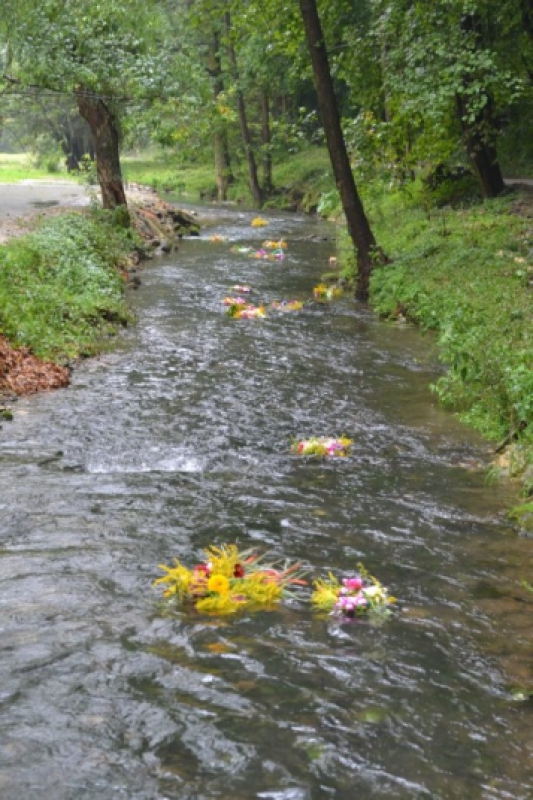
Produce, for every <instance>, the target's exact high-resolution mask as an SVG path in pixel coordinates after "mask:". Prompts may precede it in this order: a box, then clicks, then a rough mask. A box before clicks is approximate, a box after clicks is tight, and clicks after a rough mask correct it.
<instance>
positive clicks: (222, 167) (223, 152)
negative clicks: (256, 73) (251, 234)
mask: <svg viewBox="0 0 533 800" xmlns="http://www.w3.org/2000/svg"><path fill="white" fill-rule="evenodd" d="M208 60H209V63H208V72H209V75H210V76H211V80H212V84H213V99H214V101H215V103H216V102H217V101H218V98H219V97H220V95H221V94H222V93H223V91H224V82H223V79H222V64H221V60H220V41H219V35H218V33H217V31H213V33H212V37H211V41H210V43H209V54H208ZM213 150H214V155H215V175H216V182H217V196H218V201H219V202H222V201H224V200H227V199H228V187H229V185H230V183H232V182H233V174H232V172H231V163H230V158H229V148H228V134H227V130H226V126H225V124H224V123H223V120H221V121H220V123H219V124H218V125H217V127H216V128H215V132H214V134H213Z"/></svg>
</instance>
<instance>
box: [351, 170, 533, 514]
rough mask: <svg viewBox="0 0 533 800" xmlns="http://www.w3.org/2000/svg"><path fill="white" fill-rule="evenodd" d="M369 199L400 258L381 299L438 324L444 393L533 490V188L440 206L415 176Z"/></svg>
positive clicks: (393, 313) (378, 286)
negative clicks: (409, 183)
mask: <svg viewBox="0 0 533 800" xmlns="http://www.w3.org/2000/svg"><path fill="white" fill-rule="evenodd" d="M367 201H368V202H367V205H368V209H369V213H370V217H371V219H372V222H373V226H374V229H375V231H376V235H377V238H378V241H379V243H380V244H381V245H382V247H383V248H384V249H385V251H386V252H387V254H388V255H389V256H390V257H391V259H392V263H391V264H390V265H388V266H386V267H380V268H378V269H376V270H375V271H374V273H373V277H372V281H371V304H372V306H373V308H374V309H375V310H376V312H377V313H379V314H380V315H381V316H383V317H384V318H387V319H390V320H394V321H396V322H400V323H404V322H413V323H415V324H417V325H419V326H420V327H421V328H423V329H426V330H432V331H435V333H436V337H437V342H438V350H439V354H440V358H441V360H442V362H443V364H444V365H445V366H446V370H445V372H444V374H443V376H442V377H441V378H440V379H439V380H438V381H437V382H436V384H435V385H434V386H433V389H434V391H435V393H436V395H437V396H438V398H439V400H440V401H441V403H442V404H443V405H444V406H445V407H447V408H449V409H450V410H452V411H455V412H458V413H459V414H460V416H461V418H462V419H463V420H464V421H465V422H467V423H468V424H470V425H472V426H473V427H474V428H476V429H477V430H479V431H480V432H481V433H482V434H483V435H484V436H485V437H486V438H487V439H488V440H490V441H492V442H494V444H495V451H498V452H505V454H506V455H505V458H502V459H501V468H502V470H505V471H506V472H508V473H510V474H511V475H517V476H520V478H521V480H522V484H523V489H524V492H525V494H527V495H529V494H531V493H533V306H532V298H533V223H532V219H531V218H532V216H533V193H531V192H529V191H528V190H527V189H523V190H521V191H516V192H513V193H510V194H509V195H507V196H505V197H503V198H501V199H498V200H493V201H489V202H485V203H479V202H476V203H471V204H469V205H467V206H464V207H457V208H452V207H450V206H447V207H444V208H438V207H435V206H433V207H431V206H430V205H428V203H427V195H426V194H425V193H424V191H423V188H422V186H416V185H414V186H413V187H411V190H410V192H409V193H408V194H407V193H405V192H403V193H402V192H396V193H395V192H379V193H375V194H373V195H372V196H369V197H368V198H367ZM344 269H345V270H346V272H347V273H350V271H351V270H352V269H353V262H352V263H350V260H349V259H345V261H344ZM509 445H510V447H509ZM495 471H497V469H495ZM532 510H533V509H532Z"/></svg>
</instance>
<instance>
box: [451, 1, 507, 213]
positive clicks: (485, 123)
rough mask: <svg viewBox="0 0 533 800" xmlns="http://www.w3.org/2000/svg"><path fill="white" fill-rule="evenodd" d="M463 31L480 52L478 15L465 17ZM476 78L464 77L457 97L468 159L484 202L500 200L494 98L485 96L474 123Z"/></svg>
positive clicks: (501, 177)
mask: <svg viewBox="0 0 533 800" xmlns="http://www.w3.org/2000/svg"><path fill="white" fill-rule="evenodd" d="M461 30H462V31H463V33H464V34H465V35H467V36H473V37H474V46H475V48H476V49H479V48H480V47H481V46H482V44H483V42H482V33H481V30H482V26H481V24H480V20H479V16H478V15H477V14H475V13H470V14H465V16H464V17H463V18H462V20H461ZM471 80H472V78H471V76H469V75H468V74H466V75H465V76H464V77H463V81H462V83H463V86H464V89H465V91H464V93H463V92H462V91H460V92H459V93H458V94H457V95H456V108H457V114H458V117H459V123H460V125H461V131H462V135H463V141H464V143H465V148H466V152H467V155H468V157H469V159H470V161H471V163H472V166H473V168H474V172H475V173H476V176H477V179H478V181H479V186H480V189H481V196H482V197H483V199H484V200H487V199H488V198H490V197H498V195H500V194H501V193H502V192H503V191H504V190H505V183H504V181H503V176H502V173H501V169H500V164H499V162H498V154H497V152H496V144H495V133H496V132H495V129H494V123H493V116H494V115H493V98H492V96H491V95H490V93H489V92H488V91H487V92H486V93H485V94H484V98H485V99H486V102H485V105H484V106H483V108H482V109H480V110H479V111H478V112H477V113H476V114H475V119H473V120H471V119H470V114H469V96H470V95H469V94H468V91H466V90H467V89H468V86H469V84H470V82H471Z"/></svg>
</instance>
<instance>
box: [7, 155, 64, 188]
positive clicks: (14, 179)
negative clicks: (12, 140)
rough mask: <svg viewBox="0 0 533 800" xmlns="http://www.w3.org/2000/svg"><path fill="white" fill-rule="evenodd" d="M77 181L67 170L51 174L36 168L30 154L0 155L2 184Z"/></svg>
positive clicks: (41, 168)
mask: <svg viewBox="0 0 533 800" xmlns="http://www.w3.org/2000/svg"><path fill="white" fill-rule="evenodd" d="M66 179H68V180H75V178H72V176H69V174H68V172H67V171H66V170H60V171H58V172H49V171H47V170H46V169H44V168H43V167H37V166H35V163H34V160H33V158H32V156H31V155H30V154H29V153H0V183H18V182H19V181H23V180H66Z"/></svg>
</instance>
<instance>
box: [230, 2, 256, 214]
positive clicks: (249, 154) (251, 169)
mask: <svg viewBox="0 0 533 800" xmlns="http://www.w3.org/2000/svg"><path fill="white" fill-rule="evenodd" d="M224 21H225V26H226V35H227V49H228V57H229V60H230V64H231V67H232V70H233V78H234V80H235V83H236V85H237V92H236V96H237V111H238V114H239V123H240V126H241V136H242V141H243V144H244V152H245V154H246V163H247V165H248V183H249V186H250V191H251V193H252V197H253V200H254V203H255V205H256V206H257V207H258V208H261V206H262V205H263V194H262V192H261V187H260V186H259V180H258V178H257V164H256V163H255V156H254V150H253V147H252V137H251V134H250V128H249V127H248V119H247V117H246V104H245V102H244V94H243V92H242V89H241V88H240V86H239V70H238V66H237V55H236V53H235V48H234V47H233V44H232V42H231V21H230V15H229V13H227V12H226V14H225V15H224Z"/></svg>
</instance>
